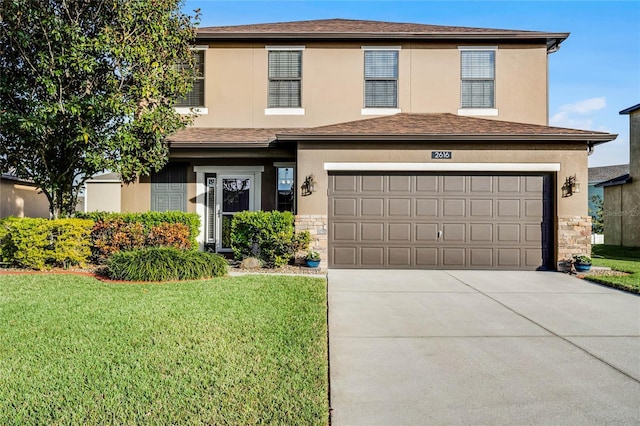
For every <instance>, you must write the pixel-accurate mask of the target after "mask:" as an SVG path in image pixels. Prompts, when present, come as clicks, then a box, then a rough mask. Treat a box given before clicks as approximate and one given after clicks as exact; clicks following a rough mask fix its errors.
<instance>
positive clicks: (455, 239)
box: [442, 223, 467, 243]
mask: <svg viewBox="0 0 640 426" xmlns="http://www.w3.org/2000/svg"><path fill="white" fill-rule="evenodd" d="M466 234H467V225H466V224H465V223H445V224H443V225H442V241H443V242H444V243H463V242H465V241H466V240H467V239H466Z"/></svg>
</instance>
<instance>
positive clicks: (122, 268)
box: [107, 247, 229, 281]
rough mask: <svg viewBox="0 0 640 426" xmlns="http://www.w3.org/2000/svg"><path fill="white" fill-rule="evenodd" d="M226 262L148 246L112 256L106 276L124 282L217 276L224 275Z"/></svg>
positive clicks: (205, 254) (169, 248) (168, 248)
mask: <svg viewBox="0 0 640 426" xmlns="http://www.w3.org/2000/svg"><path fill="white" fill-rule="evenodd" d="M228 267H229V265H228V263H227V261H226V259H224V258H223V257H222V256H219V255H217V254H214V253H204V252H199V251H193V250H189V251H184V250H178V249H175V248H171V247H151V248H145V249H141V250H132V251H123V252H120V253H115V254H114V255H113V256H111V258H110V259H109V261H108V263H107V275H108V276H109V278H111V279H114V280H125V281H176V280H197V279H201V278H213V277H221V276H224V275H226V274H227V272H228Z"/></svg>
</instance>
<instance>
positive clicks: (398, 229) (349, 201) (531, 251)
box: [329, 172, 552, 270]
mask: <svg viewBox="0 0 640 426" xmlns="http://www.w3.org/2000/svg"><path fill="white" fill-rule="evenodd" d="M550 194H551V176H549V175H542V174H540V175H524V176H523V175H502V174H501V175H486V174H465V175H458V174H437V175H436V174H429V173H422V174H415V173H411V174H405V173H373V172H372V173H363V172H358V173H337V172H336V173H333V174H330V175H329V266H330V267H332V268H417V269H531V270H532V269H543V268H544V267H545V266H546V265H547V264H549V263H548V257H549V249H550V247H549V241H550V238H549V236H550V230H551V226H552V221H551V219H550V218H551V214H550V213H551V211H552V210H551V208H552V207H551V198H550Z"/></svg>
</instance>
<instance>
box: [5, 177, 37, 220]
mask: <svg viewBox="0 0 640 426" xmlns="http://www.w3.org/2000/svg"><path fill="white" fill-rule="evenodd" d="M9 216H15V217H49V200H47V197H46V195H44V194H43V193H42V192H41V191H40V189H39V188H38V187H37V186H36V185H34V184H33V183H32V182H29V181H26V180H24V179H19V178H17V177H15V176H13V175H11V174H5V173H3V174H2V175H0V218H3V217H9Z"/></svg>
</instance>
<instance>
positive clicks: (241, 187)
mask: <svg viewBox="0 0 640 426" xmlns="http://www.w3.org/2000/svg"><path fill="white" fill-rule="evenodd" d="M250 182H251V181H250V179H239V178H225V179H223V180H222V211H223V213H225V212H227V213H230V212H241V211H243V210H249V190H250Z"/></svg>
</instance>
